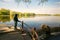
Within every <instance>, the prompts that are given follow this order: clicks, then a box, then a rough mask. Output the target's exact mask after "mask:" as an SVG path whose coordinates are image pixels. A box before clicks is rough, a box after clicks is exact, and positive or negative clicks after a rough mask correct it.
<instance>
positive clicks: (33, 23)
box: [0, 16, 60, 28]
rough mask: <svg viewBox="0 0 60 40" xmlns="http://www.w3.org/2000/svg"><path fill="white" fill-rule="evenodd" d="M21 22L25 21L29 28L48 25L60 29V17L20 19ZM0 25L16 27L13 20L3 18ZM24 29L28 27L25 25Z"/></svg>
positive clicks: (19, 25)
mask: <svg viewBox="0 0 60 40" xmlns="http://www.w3.org/2000/svg"><path fill="white" fill-rule="evenodd" d="M19 20H20V21H23V22H24V23H26V24H27V25H29V27H36V28H39V27H41V25H42V24H47V25H49V26H50V27H59V26H60V16H35V17H29V18H24V17H22V18H19ZM0 24H7V25H12V26H13V25H14V21H13V19H10V18H9V17H8V18H5V17H3V18H2V19H0ZM18 27H21V23H20V22H18ZM24 27H28V26H26V25H24Z"/></svg>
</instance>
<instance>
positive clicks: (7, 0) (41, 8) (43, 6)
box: [0, 0, 60, 14]
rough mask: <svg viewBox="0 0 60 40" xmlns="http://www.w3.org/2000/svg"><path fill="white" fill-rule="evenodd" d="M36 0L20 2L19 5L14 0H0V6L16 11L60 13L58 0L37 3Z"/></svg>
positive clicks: (59, 0) (59, 1)
mask: <svg viewBox="0 0 60 40" xmlns="http://www.w3.org/2000/svg"><path fill="white" fill-rule="evenodd" d="M38 2H39V1H37V0H32V2H31V3H30V4H28V3H24V2H22V1H21V2H20V3H19V5H18V3H16V2H15V1H14V0H0V8H5V9H10V10H13V11H18V12H23V13H24V12H30V13H36V14H56V13H60V0H48V1H47V2H44V3H40V5H38Z"/></svg>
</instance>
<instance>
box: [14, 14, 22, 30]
mask: <svg viewBox="0 0 60 40" xmlns="http://www.w3.org/2000/svg"><path fill="white" fill-rule="evenodd" d="M18 22H21V21H19V20H18V14H15V16H14V29H15V30H16V29H17V23H18Z"/></svg>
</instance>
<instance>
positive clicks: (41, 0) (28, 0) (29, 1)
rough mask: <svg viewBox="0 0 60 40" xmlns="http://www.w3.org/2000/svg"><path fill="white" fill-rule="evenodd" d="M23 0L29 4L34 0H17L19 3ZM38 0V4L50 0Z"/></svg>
mask: <svg viewBox="0 0 60 40" xmlns="http://www.w3.org/2000/svg"><path fill="white" fill-rule="evenodd" d="M21 1H22V2H25V3H29V4H30V3H31V2H32V0H15V2H16V3H18V5H19V3H20V2H21ZM36 1H38V5H40V4H41V3H44V2H47V1H48V0H36Z"/></svg>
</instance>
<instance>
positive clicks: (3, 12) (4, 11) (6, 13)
mask: <svg viewBox="0 0 60 40" xmlns="http://www.w3.org/2000/svg"><path fill="white" fill-rule="evenodd" d="M9 14H10V10H6V9H3V8H2V9H1V10H0V15H9Z"/></svg>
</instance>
